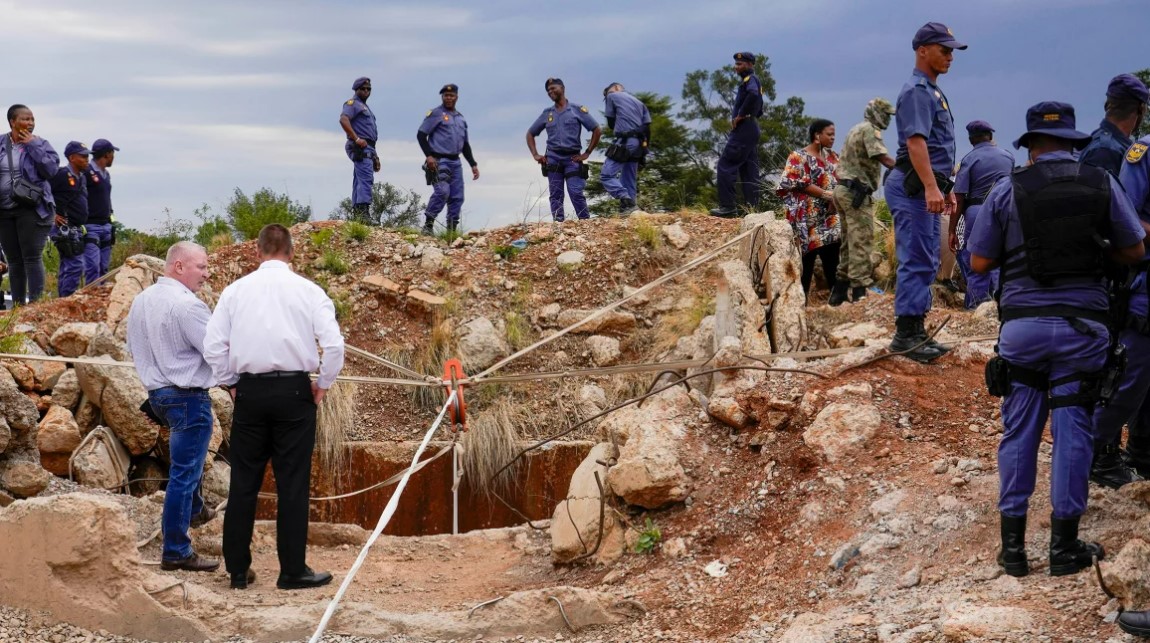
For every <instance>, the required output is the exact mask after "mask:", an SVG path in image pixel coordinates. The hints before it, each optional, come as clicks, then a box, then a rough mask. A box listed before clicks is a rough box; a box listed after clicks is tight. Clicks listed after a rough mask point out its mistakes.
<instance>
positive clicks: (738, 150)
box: [711, 51, 763, 219]
mask: <svg viewBox="0 0 1150 643" xmlns="http://www.w3.org/2000/svg"><path fill="white" fill-rule="evenodd" d="M735 73H736V74H738V75H739V90H738V91H737V92H736V93H735V104H734V105H732V106H731V133H730V134H729V135H727V144H726V146H724V147H723V154H722V155H721V156H719V162H718V164H717V165H716V166H715V175H716V177H715V179H716V183H718V188H719V207H717V208H712V209H711V215H712V216H716V217H723V218H726V219H730V218H734V217H737V216H738V215H739V211H738V210H736V209H735V183H736V182H739V183H741V184H742V187H743V199H745V200H746V202H747V208H749V209H751V210H755V209H758V206H759V120H758V119H759V118H760V117H761V116H762V115H763V88H762V85H760V84H759V77H758V76H756V75H755V55H754V54H752V53H750V52H746V51H741V52H739V53H737V54H735Z"/></svg>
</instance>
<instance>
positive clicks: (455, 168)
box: [415, 85, 479, 236]
mask: <svg viewBox="0 0 1150 643" xmlns="http://www.w3.org/2000/svg"><path fill="white" fill-rule="evenodd" d="M439 96H440V100H441V101H442V103H441V104H440V105H439V106H438V107H435V108H434V109H430V110H428V112H427V117H426V118H424V119H423V123H422V124H421V125H420V126H419V131H418V132H417V133H416V135H415V138H416V140H418V141H419V148H420V149H422V150H423V155H424V156H426V157H427V160H426V161H424V164H423V169H424V172H426V173H427V176H428V180H429V181H433V182H434V185H435V188H434V191H433V192H432V194H431V199H430V200H429V201H428V202H427V211H426V212H425V213H424V223H423V234H425V235H428V236H431V234H433V233H434V231H435V228H434V226H435V218H436V217H438V216H439V212H440V210H443V206H444V204H446V205H447V231H448V233H451V234H454V233H455V231H456V228H458V227H459V212H460V210H462V209H463V166H462V165H461V164H460V163H459V155H460V154H463V158H465V159H467V164H468V165H470V166H471V180H472V181H476V180H478V179H479V164H478V163H476V162H475V157H474V156H472V155H471V143H470V142H469V141H468V140H467V120H466V119H464V118H463V114H460V113H459V112H457V111H455V101H457V100H458V99H459V87H458V86H457V85H444V86H443V87H442V88H441V89H440V90H439Z"/></svg>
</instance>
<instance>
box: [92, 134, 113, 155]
mask: <svg viewBox="0 0 1150 643" xmlns="http://www.w3.org/2000/svg"><path fill="white" fill-rule="evenodd" d="M113 150H115V151H117V152H119V151H120V148H118V147H116V146H115V145H112V141H109V140H108V139H106V138H98V139H96V142H95V143H92V151H93V152H94V153H96V154H99V153H101V152H111V151H113Z"/></svg>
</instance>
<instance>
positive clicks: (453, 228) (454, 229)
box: [447, 221, 459, 241]
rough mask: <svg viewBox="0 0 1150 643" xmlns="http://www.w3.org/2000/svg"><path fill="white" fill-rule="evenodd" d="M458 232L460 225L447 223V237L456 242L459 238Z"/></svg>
mask: <svg viewBox="0 0 1150 643" xmlns="http://www.w3.org/2000/svg"><path fill="white" fill-rule="evenodd" d="M458 230H459V224H458V223H453V222H451V221H448V222H447V236H448V237H450V238H451V240H453V241H454V240H455V238H456V237H458V236H459V232H458Z"/></svg>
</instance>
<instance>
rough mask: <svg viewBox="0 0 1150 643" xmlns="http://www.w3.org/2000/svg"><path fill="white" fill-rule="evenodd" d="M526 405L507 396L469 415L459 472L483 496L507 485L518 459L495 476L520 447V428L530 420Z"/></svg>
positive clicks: (502, 490) (509, 485) (498, 490)
mask: <svg viewBox="0 0 1150 643" xmlns="http://www.w3.org/2000/svg"><path fill="white" fill-rule="evenodd" d="M530 417H531V416H530V415H529V413H528V412H527V408H526V407H525V406H524V405H522V404H518V403H516V402H515V401H514V400H513V399H511V397H510V396H506V397H502V398H500V399H498V400H496V401H495V402H494V403H492V404H491V405H490V406H488V407H487V408H486V409H483V410H482V411H479V412H477V413H474V414H472V415H471V418H470V422H469V426H468V430H467V432H466V433H464V435H463V458H462V461H463V475H464V476H465V477H466V478H467V479H468V481H469V484H470V485H471V488H472V489H475V490H476V492H478V493H482V494H484V495H490V494H491V493H492V492H493V491H494V492H504V491H507V490H509V489H510V488H511V485H512V483H513V482H514V481H515V474H516V472H517V471H518V469H519V466H520V464H522V461H519V462H516V463H515V464H514V465H512V466H510V467H508V468H507V470H505V471H503V472H502V473H500V474H499V476H498V477H494V476H495V472H496V471H498V470H499V469H500V468H501V467H503V465H505V464H507V463H508V462H510V461H511V459H512V458H514V457H515V456H516V455H517V454H518V453H519V451H520V449H521V448H522V446H521V442H522V438H521V430H520V427H522V426H524V425H525V424H526V423H527V422H528V420H529V419H530Z"/></svg>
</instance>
